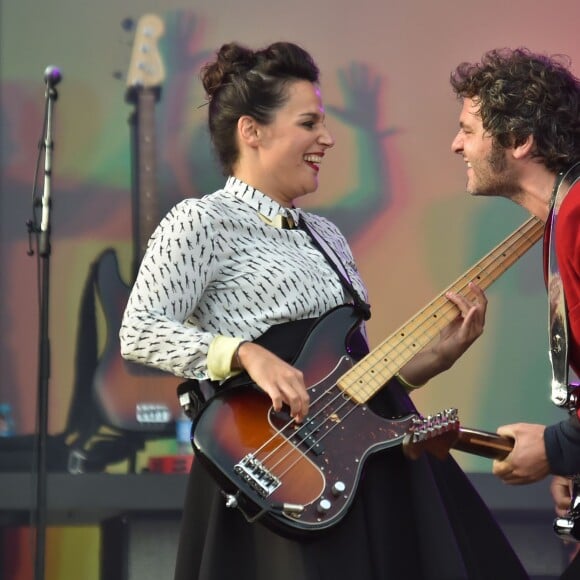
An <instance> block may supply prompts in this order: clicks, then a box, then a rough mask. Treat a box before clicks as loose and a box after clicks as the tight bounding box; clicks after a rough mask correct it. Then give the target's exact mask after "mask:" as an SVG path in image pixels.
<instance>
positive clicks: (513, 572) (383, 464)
mask: <svg viewBox="0 0 580 580" xmlns="http://www.w3.org/2000/svg"><path fill="white" fill-rule="evenodd" d="M318 80H319V71H318V68H317V66H316V64H315V63H314V62H313V60H312V58H311V57H310V55H309V54H308V53H306V52H305V51H304V50H303V49H301V48H300V47H298V46H296V45H294V44H291V43H275V44H272V45H270V46H268V47H267V48H265V49H263V50H258V51H252V50H250V49H248V48H245V47H243V46H241V45H239V44H236V43H232V44H228V45H224V46H222V47H221V49H220V50H219V51H218V53H217V57H216V59H215V61H213V62H210V63H208V64H207V65H205V67H204V68H203V69H202V81H203V85H204V88H205V90H206V92H207V95H208V99H209V129H210V133H211V137H212V141H213V144H214V147H215V149H216V151H217V154H218V156H219V159H220V162H221V164H222V166H223V169H224V173H225V174H226V175H228V176H229V177H228V179H227V181H226V184H225V186H224V188H223V189H222V190H218V191H216V192H214V193H213V194H212V195H208V196H206V197H204V198H202V199H189V200H185V201H183V202H181V203H179V204H178V205H177V206H176V207H175V208H174V209H173V210H172V211H171V212H170V213H169V214H168V215H167V216H166V217H165V219H164V220H163V221H162V222H161V224H160V225H159V227H158V229H157V230H156V232H155V233H154V234H153V236H152V238H151V241H150V244H149V247H148V250H147V253H146V255H145V257H144V260H143V263H142V265H141V268H140V272H139V276H138V278H137V281H136V283H135V286H134V288H133V291H132V293H131V297H130V300H129V303H128V306H127V309H126V312H125V316H124V320H123V326H122V329H121V343H122V354H123V356H124V357H126V358H128V359H130V360H134V361H137V362H141V363H144V364H148V365H151V366H155V367H157V368H160V369H163V370H166V371H169V372H172V373H174V374H176V375H178V376H183V377H188V378H195V379H200V380H205V379H211V380H212V381H217V382H222V381H223V380H225V379H228V378H229V377H231V376H233V375H236V374H237V373H238V372H239V371H244V372H245V373H247V375H249V377H251V380H252V381H253V383H255V384H256V385H257V386H258V387H259V388H260V389H262V390H263V391H264V392H265V393H266V394H267V395H268V396H269V398H270V399H271V402H272V406H273V407H274V409H275V410H276V411H279V410H281V409H282V408H283V407H284V408H287V409H288V412H289V414H290V415H291V417H293V419H294V420H295V421H297V422H298V423H301V422H303V420H304V418H305V417H306V416H307V414H308V409H309V404H310V393H309V391H308V390H307V385H305V380H304V375H303V373H302V371H301V370H299V369H298V368H295V367H294V366H292V364H290V363H291V361H292V360H293V356H294V355H295V354H296V348H297V345H300V344H301V341H302V339H303V336H304V333H305V332H307V331H308V329H310V328H311V326H312V321H314V320H317V319H319V318H320V317H321V316H323V315H325V314H326V313H328V312H329V311H330V310H332V309H333V308H335V307H337V306H340V305H343V304H345V303H351V302H353V303H354V305H355V308H357V309H360V313H361V318H363V317H364V315H365V312H364V311H365V307H366V304H365V300H366V290H365V287H364V284H363V282H362V280H361V278H360V276H359V274H358V272H357V270H356V268H355V266H354V261H353V257H352V254H351V252H350V249H349V247H348V244H347V242H346V240H345V239H344V237H343V236H342V235H341V233H340V232H339V231H338V230H337V228H336V227H335V226H334V225H333V224H332V223H330V222H329V221H327V220H325V219H323V218H321V217H319V216H316V215H313V214H309V213H307V212H304V211H302V210H301V209H299V208H297V207H296V206H295V205H294V204H295V201H296V200H297V199H298V198H300V197H301V196H303V195H305V194H308V193H311V192H313V191H315V190H316V188H317V185H318V173H319V170H320V166H321V164H322V162H323V159H324V156H325V154H326V152H327V151H328V150H329V149H330V148H331V147H332V146H333V145H334V140H333V138H332V136H331V134H330V133H329V131H328V129H327V128H326V126H325V115H324V107H323V104H322V99H321V95H320V88H319V85H318ZM294 224H301V225H302V227H298V228H294V227H292V226H293V225H294ZM307 230H309V231H310V233H309V231H307ZM312 235H313V236H314V239H313V237H311V236H312ZM319 244H321V245H322V247H326V248H327V256H325V255H324V254H323V253H321V251H320V249H319ZM337 271H338V272H342V274H340V273H337ZM473 291H474V293H475V295H476V297H477V300H476V301H475V302H473V303H471V302H470V301H468V300H467V299H466V298H464V297H462V296H460V295H455V294H453V295H450V296H449V299H450V300H452V301H453V302H454V303H455V304H456V305H457V307H458V308H459V310H460V312H461V315H460V316H459V317H458V318H457V319H456V320H455V321H453V322H452V323H451V324H450V325H449V327H448V328H447V329H446V330H445V331H444V332H443V333H442V335H441V339H440V340H439V341H438V342H437V343H436V344H434V345H433V346H432V347H430V348H428V349H425V350H424V351H423V352H421V353H419V354H418V355H416V356H415V357H414V358H413V359H412V360H411V361H410V362H409V363H408V364H407V365H406V366H405V367H404V368H403V369H401V373H400V375H399V377H400V381H403V383H404V384H405V386H406V387H407V389H410V388H411V385H420V384H423V383H424V382H425V381H427V380H428V379H429V378H431V377H432V376H434V375H436V374H437V373H439V372H441V371H443V370H445V369H447V368H449V367H450V366H451V365H452V364H453V363H454V362H455V360H456V359H457V358H458V357H459V356H460V355H461V354H462V353H463V352H464V351H465V350H466V349H467V348H468V347H469V346H470V344H471V343H472V342H473V341H474V340H475V339H476V338H477V337H478V336H479V335H480V334H481V332H482V329H483V324H484V318H485V310H486V299H485V296H484V295H483V292H481V291H480V290H479V289H478V288H477V287H474V288H473ZM279 325H285V326H283V327H280V326H279ZM277 328H284V329H285V330H284V339H283V340H282V341H281V343H280V344H279V345H278V346H280V347H281V348H282V350H283V351H284V352H281V351H280V350H278V354H280V356H278V354H274V352H272V347H271V346H270V345H268V347H266V346H263V345H261V344H258V342H256V341H257V340H258V339H260V338H261V337H263V335H265V334H266V333H268V332H269V331H271V330H272V329H277ZM286 329H288V330H286ZM360 330H361V332H360V333H359V334H360V335H364V328H362V326H361V329H360ZM290 335H291V336H292V338H290ZM359 338H360V336H359ZM353 344H354V341H353ZM274 350H277V349H274ZM403 377H404V378H403ZM372 407H373V409H374V411H375V412H376V413H379V414H381V415H384V416H386V417H389V416H393V415H395V414H398V413H400V412H401V410H409V409H411V408H412V404H411V402H410V399H409V397H408V395H407V394H406V391H405V390H404V389H402V388H401V386H400V384H399V383H397V381H392V382H391V384H390V385H389V388H388V389H383V390H382V391H380V392H379V394H378V395H376V396H375V397H374V399H373V401H372ZM467 513H469V518H467V517H466V516H464V514H467ZM476 530H477V531H476ZM484 542H485V544H484ZM484 545H485V548H484V547H483V546H484ZM490 550H491V551H492V552H491V553H493V554H494V558H493V560H494V562H493V564H494V565H493V570H491V566H490V562H489V560H490V558H489V554H490ZM498 565H501V566H502V573H503V574H504V577H506V578H507V577H509V578H525V577H526V575H525V573H524V572H523V570H522V568H521V565H520V564H519V562H518V561H517V558H516V557H515V556H514V555H513V553H512V551H511V549H510V547H509V546H508V544H507V542H506V541H505V539H504V538H503V536H502V535H501V533H500V532H499V530H498V529H497V528H496V526H495V524H494V522H493V519H492V518H491V516H490V515H489V513H488V512H487V510H486V508H485V506H484V505H483V504H482V503H481V500H480V499H479V497H478V496H477V494H476V493H475V492H474V491H473V489H472V488H471V487H470V485H469V483H468V481H467V479H466V478H465V476H464V475H463V473H462V472H461V471H460V470H459V468H458V467H457V466H456V464H455V463H454V462H453V460H452V459H448V460H446V461H444V462H439V461H431V460H430V459H428V458H421V459H419V460H417V461H415V462H411V461H409V460H407V459H406V458H405V457H404V456H403V454H402V453H401V451H400V447H396V448H393V449H390V450H387V451H382V452H379V453H376V454H374V455H372V456H371V457H370V458H369V459H368V460H367V462H366V463H365V468H364V472H363V476H362V477H361V480H360V482H359V486H358V489H357V494H356V498H355V499H354V502H353V504H352V507H351V509H350V510H349V512H348V513H347V515H346V516H345V517H344V518H342V520H341V521H340V523H338V524H337V525H335V526H332V527H331V529H329V530H327V531H325V532H323V533H321V534H316V535H312V536H311V537H309V538H307V539H306V540H301V539H288V538H286V537H283V536H282V535H278V534H276V533H274V532H272V531H270V530H269V529H268V528H267V527H265V526H263V525H261V524H260V523H253V524H249V523H247V521H246V520H245V519H244V516H243V515H242V513H241V512H240V511H238V510H233V509H230V508H228V507H226V506H225V503H224V498H223V496H222V494H221V493H220V490H219V488H218V486H217V485H216V484H214V483H213V480H211V479H210V477H209V476H208V475H207V473H206V471H205V470H204V468H203V466H202V465H201V464H200V462H197V461H195V462H194V465H193V468H192V471H191V475H190V485H189V489H188V492H187V498H186V505H185V509H184V516H183V523H182V531H181V540H180V546H179V553H178V558H177V568H176V573H175V578H176V580H193V579H198V578H199V579H207V580H210V579H211V580H216V579H228V578H234V577H235V578H241V579H248V580H260V579H264V580H266V579H267V580H270V579H272V578H276V579H286V578H288V579H290V578H292V579H297V578H300V579H306V580H322V579H329V580H330V579H332V580H336V579H341V578H349V579H350V578H355V577H356V578H364V579H365V580H366V579H369V580H372V579H383V578H395V579H398V578H417V579H422V578H425V579H429V578H438V579H439V578H440V579H451V578H496V577H497V570H498V568H497V566H498Z"/></svg>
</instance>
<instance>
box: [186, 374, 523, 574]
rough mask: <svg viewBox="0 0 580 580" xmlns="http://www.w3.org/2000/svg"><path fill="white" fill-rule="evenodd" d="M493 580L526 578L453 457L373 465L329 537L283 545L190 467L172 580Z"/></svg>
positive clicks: (390, 395)
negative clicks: (225, 500)
mask: <svg viewBox="0 0 580 580" xmlns="http://www.w3.org/2000/svg"><path fill="white" fill-rule="evenodd" d="M411 406H412V404H411V403H410V399H409V398H408V396H407V395H406V394H405V393H403V392H402V389H400V388H399V389H397V385H396V384H393V385H390V386H389V387H388V388H387V389H384V390H383V391H381V393H379V396H377V397H375V400H373V407H374V410H375V411H376V412H379V414H381V415H383V414H384V415H385V416H393V412H397V413H400V412H401V409H405V408H406V409H409V408H410V407H411ZM234 578H235V579H236V580H297V579H300V580H342V579H344V580H351V579H354V578H357V579H358V578H360V579H362V580H385V579H389V580H415V579H416V580H464V579H469V580H496V579H497V578H509V579H510V580H520V579H522V580H523V579H526V578H529V577H528V575H527V574H526V572H525V570H524V568H523V566H522V565H521V563H520V562H519V560H518V558H517V556H516V555H515V553H514V551H513V550H512V548H511V546H510V545H509V543H508V541H507V540H506V538H505V536H504V535H503V533H502V531H501V529H500V528H499V526H498V524H497V522H496V521H495V520H494V518H493V516H492V514H491V513H490V512H489V510H488V509H487V507H486V506H485V504H484V503H483V501H482V500H481V498H480V497H479V495H478V493H477V492H476V490H475V489H474V488H473V486H472V485H471V482H470V481H469V479H468V478H467V477H466V475H465V474H464V473H463V471H462V470H461V469H460V468H459V466H458V465H457V463H456V462H455V461H454V460H453V458H452V457H450V456H448V457H447V458H446V459H445V460H443V461H441V460H439V459H436V458H433V457H431V456H428V455H424V456H422V457H421V458H419V459H418V460H410V459H408V458H407V457H405V456H404V455H403V453H402V451H401V449H400V447H395V448H391V449H387V450H384V451H380V452H378V453H375V454H373V455H371V456H370V457H369V458H368V459H367V461H366V463H365V466H364V469H363V472H362V475H361V479H360V481H359V484H358V487H357V493H356V497H355V499H354V501H353V503H352V506H351V508H350V510H349V512H348V513H347V515H346V516H345V517H344V518H343V519H342V520H341V521H340V522H339V523H338V524H336V525H335V526H334V527H332V528H330V529H329V530H328V531H325V532H321V533H318V532H317V533H315V534H313V535H312V536H311V537H308V538H306V539H304V540H302V539H301V540H296V539H287V538H285V537H282V536H281V535H278V534H276V533H274V532H272V531H270V530H269V529H268V528H267V527H265V526H264V525H262V524H261V523H259V522H256V523H248V522H247V521H246V519H245V518H244V516H243V515H242V513H241V512H240V511H238V510H236V509H232V508H228V507H226V505H225V502H224V497H223V495H222V493H221V492H220V490H219V488H218V487H217V485H216V484H215V483H214V481H213V480H212V479H211V478H210V476H209V475H208V474H207V472H206V470H205V468H204V467H203V465H202V464H201V462H199V461H197V460H196V461H194V464H193V467H192V470H191V474H190V479H189V486H188V490H187V496H186V502H185V507H184V512H183V518H182V528H181V536H180V542H179V547H178V556H177V564H176V571H175V580H229V579H234Z"/></svg>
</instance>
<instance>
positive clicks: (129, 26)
mask: <svg viewBox="0 0 580 580" xmlns="http://www.w3.org/2000/svg"><path fill="white" fill-rule="evenodd" d="M121 28H122V29H123V30H124V31H125V32H131V30H133V28H135V20H134V19H133V18H123V20H121Z"/></svg>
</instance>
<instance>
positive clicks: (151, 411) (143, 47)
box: [93, 14, 180, 436]
mask: <svg viewBox="0 0 580 580" xmlns="http://www.w3.org/2000/svg"><path fill="white" fill-rule="evenodd" d="M163 33H164V23H163V21H162V20H161V18H160V17H159V16H157V15H156V14H146V15H144V16H142V17H141V18H140V19H139V21H138V23H137V28H136V32H135V38H134V43H133V51H132V54H131V62H130V66H129V71H128V74H127V92H126V98H127V101H128V102H130V103H132V104H134V106H135V109H134V113H133V115H132V116H131V118H130V124H131V128H132V149H133V156H132V161H133V180H132V181H133V204H132V206H133V265H132V277H133V279H134V278H135V276H136V274H137V270H138V267H139V264H140V262H141V258H142V257H143V254H144V252H145V248H146V246H147V242H148V240H149V237H150V236H151V234H152V233H153V230H154V228H155V227H156V226H157V224H158V223H159V219H160V216H159V211H158V198H157V188H156V175H155V173H156V172H155V165H156V164H155V160H156V150H155V143H156V141H155V103H156V102H157V101H158V99H159V96H160V92H161V83H162V82H163V80H164V76H165V72H164V68H163V62H162V60H161V57H160V54H159V47H158V41H159V38H160V37H161V36H162V35H163ZM96 272H97V274H96V285H97V294H98V297H99V300H100V304H101V306H102V311H103V314H104V317H105V320H106V323H107V334H106V342H105V347H104V350H103V353H102V355H101V357H100V359H99V362H98V365H97V368H96V371H95V374H94V380H93V382H94V385H93V386H94V393H95V398H96V400H97V401H98V402H99V404H100V407H101V410H102V413H103V415H104V417H105V418H106V421H107V423H108V424H109V425H110V426H112V427H114V428H117V429H120V430H123V431H125V432H132V433H143V434H151V435H155V436H161V435H164V436H174V435H175V429H174V427H173V425H174V423H173V420H174V419H175V418H176V417H178V416H179V413H180V408H179V403H178V401H176V398H175V391H176V388H177V386H178V384H179V383H180V380H179V379H177V378H176V377H174V376H172V375H170V374H167V373H162V372H161V371H157V370H155V369H151V368H148V367H145V366H142V365H139V364H136V363H132V362H128V361H125V360H124V359H123V358H122V357H121V354H120V343H119V328H120V326H121V320H122V317H123V311H124V309H125V305H126V304H127V300H128V299H129V293H130V285H128V284H126V283H125V282H124V281H123V278H122V277H121V275H120V270H119V263H118V259H117V255H116V254H115V252H114V251H113V250H112V249H109V250H106V251H105V252H103V254H102V255H101V256H100V257H99V259H98V262H97V270H96Z"/></svg>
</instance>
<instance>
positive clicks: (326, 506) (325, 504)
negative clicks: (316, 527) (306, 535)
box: [316, 499, 332, 516]
mask: <svg viewBox="0 0 580 580" xmlns="http://www.w3.org/2000/svg"><path fill="white" fill-rule="evenodd" d="M331 507H332V504H331V503H330V502H329V501H328V500H327V499H321V500H320V501H319V502H318V506H317V507H316V511H317V512H318V513H319V514H320V515H321V516H323V515H324V514H327V513H328V511H329V510H330V508H331Z"/></svg>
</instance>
